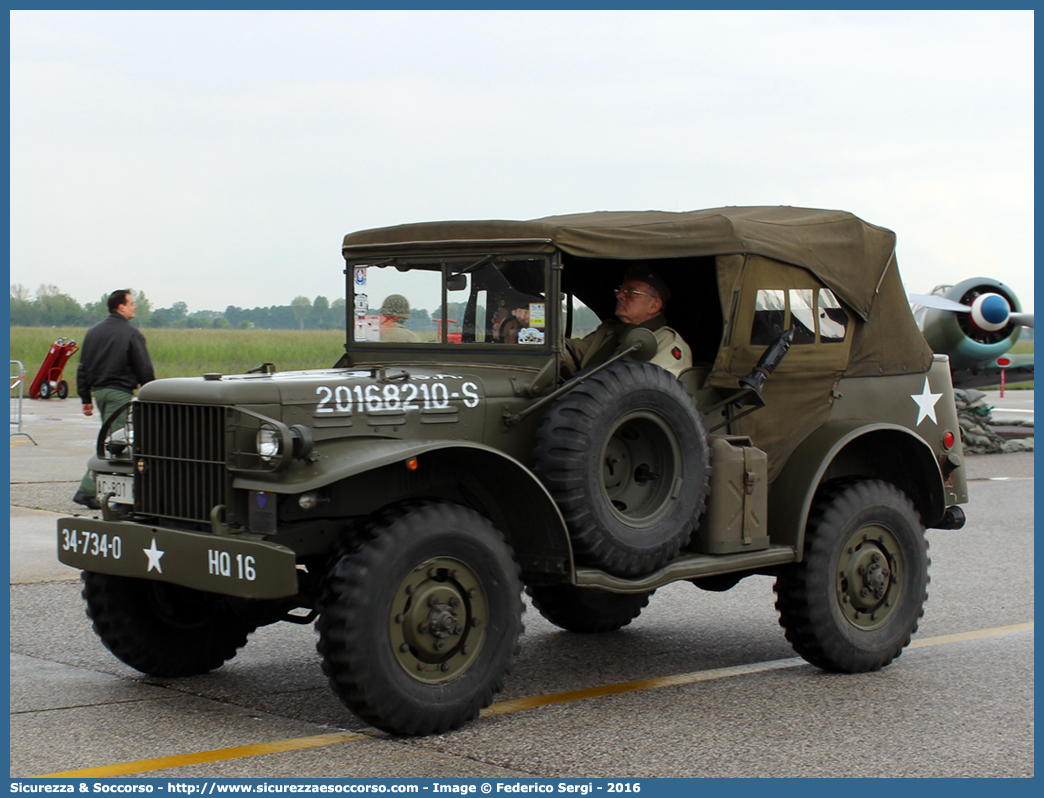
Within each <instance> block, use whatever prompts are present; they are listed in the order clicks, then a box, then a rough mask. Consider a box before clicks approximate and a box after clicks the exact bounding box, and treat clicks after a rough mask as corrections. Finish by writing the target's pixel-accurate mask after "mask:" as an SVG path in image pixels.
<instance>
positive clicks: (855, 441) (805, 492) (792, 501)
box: [768, 420, 946, 561]
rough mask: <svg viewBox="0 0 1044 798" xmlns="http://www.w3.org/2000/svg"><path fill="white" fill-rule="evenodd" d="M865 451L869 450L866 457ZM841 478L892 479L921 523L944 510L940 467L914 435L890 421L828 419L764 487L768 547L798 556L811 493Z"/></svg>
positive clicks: (928, 522) (936, 517)
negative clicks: (850, 456) (851, 456)
mask: <svg viewBox="0 0 1044 798" xmlns="http://www.w3.org/2000/svg"><path fill="white" fill-rule="evenodd" d="M857 449H858V450H860V452H861V453H860V456H859V457H858V458H857V460H858V462H857V463H853V464H852V465H849V464H848V463H847V462H846V461H847V458H846V456H845V454H846V452H848V453H851V452H853V451H855V450H857ZM871 449H872V451H873V453H874V454H873V455H871V456H868V453H869V452H870V450H871ZM923 475H928V476H923ZM843 476H862V477H868V478H878V479H885V480H887V481H889V482H892V483H894V484H895V485H897V486H898V487H899V488H901V489H902V490H904V491H905V492H906V493H907V495H909V496H910V498H911V500H912V501H913V503H914V505H915V506H916V507H917V509H918V511H919V512H920V513H921V517H922V518H923V519H924V523H925V526H926V527H931V526H934V525H935V524H936V523H938V522H939V521H940V520H941V519H942V517H943V513H944V512H945V509H946V502H945V490H944V487H943V475H942V471H941V470H940V469H939V464H938V462H936V459H935V456H934V453H933V452H932V449H931V447H930V446H929V445H928V444H927V443H926V442H925V441H924V440H923V439H922V438H921V437H920V436H918V435H915V434H914V433H912V432H910V430H909V429H907V428H906V427H901V426H898V425H895V424H885V423H879V424H864V423H862V422H859V421H854V420H853V421H834V422H828V423H826V424H824V425H823V426H822V427H820V428H819V429H817V430H816V431H815V432H813V433H812V434H811V435H809V436H808V437H807V438H805V440H804V441H802V442H801V445H800V446H798V448H797V449H795V450H794V453H793V454H792V455H791V456H790V458H789V459H788V460H787V463H786V465H785V466H783V471H782V472H781V473H780V475H779V477H777V478H776V480H775V481H774V482H773V483H772V485H771V486H770V487H769V506H768V517H769V536H770V537H771V539H772V543H773V545H787V546H793V547H794V550H795V554H796V557H795V559H796V560H798V561H800V560H801V559H803V557H804V545H805V526H806V524H807V523H808V514H809V510H810V509H811V507H812V501H813V499H814V498H815V494H816V491H817V490H818V488H819V486H820V484H821V483H822V482H823V481H824V480H825V479H834V478H837V477H843Z"/></svg>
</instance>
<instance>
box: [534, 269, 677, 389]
mask: <svg viewBox="0 0 1044 798" xmlns="http://www.w3.org/2000/svg"><path fill="white" fill-rule="evenodd" d="M615 293H616V320H613V321H603V322H602V323H601V324H600V325H599V326H598V329H596V330H595V331H594V332H593V333H591V334H590V335H588V336H587V337H586V338H570V339H569V340H568V341H566V349H567V351H568V352H569V354H570V355H571V356H572V360H573V364H572V365H573V366H574V368H573V369H569V368H568V365H569V364H568V359H567V371H570V370H571V371H572V373H574V374H575V373H576V372H578V371H581V370H582V369H585V368H587V367H588V366H597V365H598V364H600V363H604V362H605V361H606V360H608V359H609V358H611V357H612V356H613V355H615V354H616V353H617V352H618V351H619V350H620V346H621V345H622V343H623V339H624V336H625V335H626V334H627V332H628V330H630V329H632V328H633V327H644V328H645V329H647V330H650V331H652V333H653V334H654V335H655V336H656V344H657V347H656V356H655V357H654V358H653V359H652V360H651V361H649V362H651V363H655V364H656V365H657V366H660V367H661V368H663V369H665V370H667V371H669V372H671V373H672V374H673V375H674V376H675V377H677V376H678V375H679V374H681V372H682V371H683V370H685V369H687V368H689V367H690V366H691V365H692V352H691V350H690V349H689V345H688V344H687V343H685V341H684V340H683V339H682V337H681V336H680V335H678V333H677V332H675V331H674V330H673V329H671V328H670V327H668V326H667V319H666V318H665V317H664V315H663V307H664V305H665V304H666V302H667V300H668V299H670V298H671V292H670V290H669V289H668V288H667V284H666V283H665V282H664V281H663V280H662V279H661V278H660V276H659V275H658V274H657V273H656V272H654V271H653V270H652V269H649V268H648V267H646V266H643V265H642V264H640V263H636V264H634V265H632V266H631V267H630V268H628V269H627V271H626V272H625V273H624V278H623V282H622V283H621V284H620V286H619V287H618V288H617V289H616V291H615ZM514 315H515V316H516V317H518V319H519V321H521V322H522V326H523V327H525V326H527V325H528V324H529V312H528V311H527V310H525V309H519V310H516V311H514ZM523 316H524V318H523Z"/></svg>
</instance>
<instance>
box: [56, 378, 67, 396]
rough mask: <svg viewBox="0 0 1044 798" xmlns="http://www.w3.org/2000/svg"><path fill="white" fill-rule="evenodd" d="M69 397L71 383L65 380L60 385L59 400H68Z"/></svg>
mask: <svg viewBox="0 0 1044 798" xmlns="http://www.w3.org/2000/svg"><path fill="white" fill-rule="evenodd" d="M68 396H69V383H67V382H66V381H65V380H62V381H61V382H59V383H58V398H59V399H66V398H68Z"/></svg>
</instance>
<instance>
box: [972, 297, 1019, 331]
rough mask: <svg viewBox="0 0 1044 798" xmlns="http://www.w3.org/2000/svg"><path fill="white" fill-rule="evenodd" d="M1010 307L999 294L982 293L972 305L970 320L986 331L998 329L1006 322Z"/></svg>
mask: <svg viewBox="0 0 1044 798" xmlns="http://www.w3.org/2000/svg"><path fill="white" fill-rule="evenodd" d="M1010 314H1011V308H1010V307H1009V306H1008V302H1007V300H1005V299H1004V297H1002V296H1000V295H999V294H983V295H982V296H980V297H979V298H978V299H976V300H975V302H974V304H973V305H972V321H973V322H974V323H975V326H977V327H979V328H980V329H982V330H986V331H987V332H994V331H995V330H999V329H1000V328H1001V327H1003V326H1004V325H1005V324H1007V323H1008V316H1009V315H1010Z"/></svg>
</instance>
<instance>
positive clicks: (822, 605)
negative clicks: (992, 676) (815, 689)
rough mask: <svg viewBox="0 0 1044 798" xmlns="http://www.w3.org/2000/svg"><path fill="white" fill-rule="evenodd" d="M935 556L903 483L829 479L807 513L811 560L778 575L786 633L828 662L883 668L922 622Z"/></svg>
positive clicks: (822, 663)
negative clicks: (900, 487)
mask: <svg viewBox="0 0 1044 798" xmlns="http://www.w3.org/2000/svg"><path fill="white" fill-rule="evenodd" d="M929 563H930V560H929V557H928V541H927V540H926V539H925V537H924V525H923V523H922V522H921V517H920V515H919V513H918V512H917V510H916V508H915V507H914V505H913V502H911V501H910V499H909V498H908V497H907V495H906V494H905V493H904V492H903V491H901V490H900V489H899V488H897V487H896V486H895V485H892V484H890V483H887V482H882V481H880V480H870V479H862V480H855V481H839V482H837V483H834V484H833V485H827V486H826V487H825V488H823V489H822V490H821V493H820V495H819V496H817V498H816V500H815V503H814V504H813V507H812V511H811V513H810V514H809V521H808V527H807V529H806V532H805V552H804V560H803V561H802V562H800V563H795V564H793V565H791V566H788V567H787V568H786V569H784V570H783V571H782V572H781V573H780V574H779V576H778V577H777V579H776V585H775V591H776V596H777V598H776V608H777V609H778V610H779V622H780V625H781V626H782V627H783V628H784V630H785V632H786V637H787V640H789V641H790V643H791V645H792V646H793V647H794V650H795V651H797V653H798V654H800V655H801V656H802V657H804V658H805V659H806V660H808V661H809V662H810V663H812V664H813V665H816V666H818V667H820V668H823V669H824V670H828V671H840V672H844V673H862V672H865V671H874V670H877V669H879V668H882V667H884V666H885V665H887V664H888V663H889V662H891V661H892V660H893V659H895V658H896V657H898V656H899V655H900V654H901V653H902V650H903V649H904V648H905V647H906V646H907V645H908V644H909V642H910V638H911V636H912V635H913V633H914V632H916V631H917V624H918V621H919V620H920V618H921V616H922V615H923V614H924V602H925V601H926V600H927V598H928V591H927V587H928V582H929V577H928V566H929Z"/></svg>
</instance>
